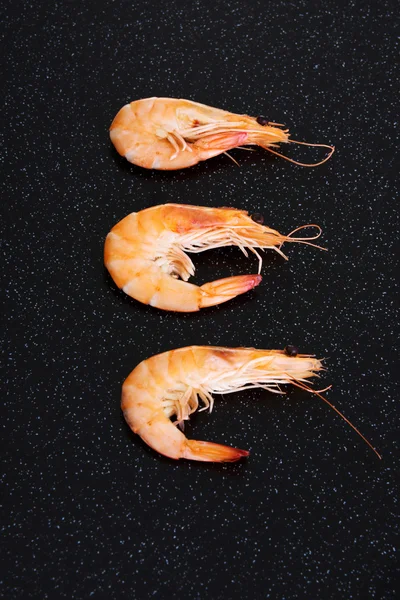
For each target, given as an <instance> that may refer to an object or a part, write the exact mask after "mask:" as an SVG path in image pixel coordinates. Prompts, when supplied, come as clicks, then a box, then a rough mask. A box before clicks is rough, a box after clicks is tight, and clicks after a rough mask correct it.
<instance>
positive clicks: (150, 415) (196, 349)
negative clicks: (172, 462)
mask: <svg viewBox="0 0 400 600" xmlns="http://www.w3.org/2000/svg"><path fill="white" fill-rule="evenodd" d="M321 369H322V364H321V361H320V360H318V359H316V358H314V357H313V356H311V355H309V354H298V352H297V349H296V348H295V347H294V346H286V348H285V350H283V351H282V350H256V349H254V348H217V347H213V346H190V347H188V348H179V349H178V350H171V351H169V352H164V353H163V354H158V355H157V356H153V357H151V358H149V359H147V360H144V361H143V362H141V363H140V364H139V365H138V366H137V367H136V368H135V369H134V370H133V371H132V372H131V374H130V375H129V376H128V378H127V379H126V380H125V382H124V384H123V386H122V403H121V408H122V411H123V413H124V417H125V419H126V421H127V423H128V425H129V427H130V428H131V429H132V431H133V432H134V433H137V434H138V435H139V436H140V437H141V438H142V440H143V441H144V442H146V444H148V445H149V446H150V447H151V448H153V449H154V450H157V452H159V453H160V454H164V455H165V456H169V457H170V458H175V459H179V458H188V459H191V460H199V461H207V462H212V461H215V462H234V461H236V460H239V459H240V458H242V457H245V456H248V455H249V452H248V451H247V450H239V449H238V448H231V447H229V446H223V445H220V444H214V443H211V442H200V441H197V440H188V439H187V438H186V437H185V435H184V434H183V432H182V431H180V430H179V429H178V427H176V425H180V426H182V425H183V423H184V421H185V420H187V419H189V417H190V415H191V414H192V413H193V412H195V411H196V410H197V408H198V406H199V400H201V401H202V403H203V404H204V407H203V408H202V409H201V410H206V409H207V408H209V410H210V412H211V410H212V408H213V404H214V399H213V396H212V394H230V393H232V392H237V391H239V390H247V389H251V388H263V389H265V390H267V391H270V392H273V393H278V394H282V393H284V392H283V391H282V389H281V387H280V386H281V385H282V384H288V383H291V384H293V385H295V386H296V387H299V388H301V389H304V390H307V391H309V392H311V393H313V394H316V395H317V396H319V397H320V398H321V399H322V400H324V401H325V402H326V403H327V404H329V406H331V408H333V409H334V410H335V411H336V412H337V413H338V414H339V415H340V416H341V417H342V418H343V419H344V420H345V421H346V422H347V423H348V424H349V425H350V426H351V427H352V428H353V429H354V430H355V431H356V432H357V433H358V434H359V435H360V436H361V437H362V438H363V440H364V441H365V442H366V443H367V444H368V445H369V446H370V447H371V448H372V449H373V450H374V448H373V447H372V446H371V444H370V443H369V442H368V441H367V440H366V439H365V438H364V436H362V435H361V433H360V432H359V431H358V430H357V429H356V428H355V427H354V425H352V424H351V423H350V422H349V421H348V420H347V419H346V417H344V416H343V415H342V413H340V412H339V411H338V410H337V408H335V407H334V406H333V405H332V404H330V402H328V400H326V398H324V397H323V396H321V392H324V391H326V389H329V388H326V389H325V390H313V389H312V388H310V387H309V386H308V385H307V384H306V381H307V379H309V378H310V377H312V376H314V375H316V373H318V371H321ZM171 417H175V418H176V420H175V423H173V422H172V421H171ZM374 452H375V453H376V454H378V453H377V452H376V450H374ZM378 456H379V454H378ZM379 458H380V456H379Z"/></svg>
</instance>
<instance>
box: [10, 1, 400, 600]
mask: <svg viewBox="0 0 400 600" xmlns="http://www.w3.org/2000/svg"><path fill="white" fill-rule="evenodd" d="M396 5H397V3H395V2H394V1H393V2H390V1H386V2H385V1H383V2H368V1H367V2H361V1H350V2H348V3H346V5H344V4H343V3H337V2H331V3H327V2H319V1H317V2H306V1H304V0H300V1H298V2H283V1H279V0H278V1H277V2H261V1H249V0H244V1H241V2H239V1H238V0H230V2H229V3H226V2H220V1H218V0H217V1H215V2H211V1H201V0H197V1H196V0H195V1H193V2H190V3H184V2H178V1H174V0H172V1H170V2H167V3H164V2H153V1H148V2H135V1H130V2H126V1H122V0H121V1H109V2H105V1H102V0H100V1H97V2H93V1H88V2H77V1H63V2H61V1H57V2H52V3H51V2H37V3H33V2H22V1H18V0H16V1H14V2H10V1H6V3H5V10H4V13H3V28H2V33H3V38H4V42H5V45H4V48H5V51H4V53H3V60H2V64H3V81H4V82H5V83H4V88H3V89H4V101H3V102H4V103H3V109H2V117H3V128H2V129H3V143H2V147H3V150H4V156H5V160H4V174H5V176H4V178H3V184H2V186H3V193H2V198H3V200H2V225H3V234H2V276H3V284H2V292H1V293H2V306H3V309H4V310H3V326H2V328H1V334H0V335H1V339H2V342H3V344H2V345H3V349H4V354H3V356H4V361H3V365H4V366H3V369H2V389H3V391H2V408H1V425H2V443H3V452H2V455H3V459H4V461H3V469H2V474H3V477H2V517H1V545H2V559H1V564H2V571H3V573H2V576H1V583H0V596H1V597H2V598H4V599H7V600H17V599H18V600H19V599H35V600H36V599H37V600H47V599H50V600H57V599H64V598H66V599H77V600H80V599H89V598H94V599H103V598H104V599H111V600H112V599H114V598H115V599H117V598H118V599H119V600H120V599H125V598H126V599H135V600H136V599H137V600H147V599H150V598H151V599H153V598H155V599H160V600H163V599H169V598H174V599H175V598H176V599H179V600H180V599H184V600H206V599H207V600H229V599H232V598H233V599H236V598H240V599H243V600H246V599H251V600H264V599H269V598H270V599H273V600H295V599H296V600H314V599H318V600H320V599H324V600H331V599H332V600H336V599H337V600H356V599H357V600H358V599H360V600H364V599H367V600H394V599H395V598H399V597H400V584H399V581H400V578H398V575H399V561H398V550H399V518H398V517H399V511H398V508H399V507H398V498H399V485H398V484H399V480H398V474H399V443H398V442H399V428H398V423H399V412H400V409H399V406H400V405H399V394H398V386H396V382H398V370H399V369H398V348H399V342H398V340H399V329H398V311H397V307H396V298H397V297H398V283H397V282H396V269H397V268H398V254H397V255H396V253H395V243H396V241H397V239H398V231H399V223H398V195H397V189H396V186H395V175H396V174H397V171H398V161H397V165H396V155H397V157H398V130H399V114H398V95H399V94H398V92H399V90H398V80H399V71H398V48H397V49H396V45H395V42H396V35H395V26H396V21H397V22H398V6H396ZM150 96H171V97H177V98H179V97H181V98H189V99H192V100H195V101H198V102H201V103H205V104H209V105H213V106H217V107H220V108H225V109H227V110H230V111H232V112H238V113H247V114H251V115H254V116H255V115H259V114H262V115H265V116H267V118H268V119H270V120H271V121H275V122H278V123H285V124H286V125H287V126H288V128H289V129H290V132H291V135H292V137H293V138H294V139H296V140H306V141H309V142H320V143H328V144H333V145H335V147H336V153H335V154H334V156H333V157H332V159H331V160H330V161H329V162H327V163H326V164H324V165H322V166H320V167H318V168H315V169H307V168H301V167H298V166H295V165H293V164H290V163H289V162H287V161H284V160H282V159H280V158H278V157H274V156H272V155H271V154H269V153H267V152H265V151H263V150H257V151H256V152H243V151H241V150H234V151H232V155H233V156H234V158H235V159H236V160H238V161H239V163H240V167H239V168H238V167H237V166H236V165H235V164H233V163H232V162H231V161H230V160H229V158H227V157H225V156H220V157H217V158H214V159H211V160H209V161H207V162H204V163H201V164H199V165H197V166H195V167H192V168H190V169H187V170H182V171H177V172H161V171H147V170H144V169H140V168H138V167H135V166H133V165H130V164H129V163H128V162H127V161H126V160H125V159H123V158H121V157H120V156H118V154H117V153H116V151H115V150H114V148H113V146H112V144H111V143H110V141H109V136H108V128H109V126H110V123H111V121H112V119H113V117H114V116H115V114H116V113H117V111H118V110H119V109H120V108H121V107H122V106H123V105H124V104H126V103H127V102H130V101H132V100H135V99H138V98H146V97H150ZM282 151H283V152H284V153H286V154H287V155H288V156H291V157H293V158H296V159H297V160H302V161H305V162H307V161H314V160H317V159H319V158H321V157H322V156H323V153H324V150H322V149H315V148H314V149H313V148H307V147H301V146H298V147H292V146H290V147H285V148H282ZM321 155H322V156H321ZM167 202H179V203H188V204H198V205H204V206H215V207H218V206H232V207H237V208H241V209H246V210H248V211H249V212H250V213H261V214H263V215H264V219H265V223H266V224H267V225H269V226H270V227H273V228H275V229H278V230H279V231H281V232H283V233H288V232H290V231H291V230H293V229H294V228H296V227H298V226H299V225H303V224H306V223H317V224H319V225H320V226H321V227H322V229H323V234H322V236H321V238H320V240H319V242H320V243H321V245H323V246H325V247H326V248H328V252H323V251H319V250H317V249H315V248H310V247H307V246H302V245H300V244H290V245H289V244H287V245H286V246H285V247H284V250H285V251H286V253H287V255H288V257H289V261H287V262H286V261H285V260H284V259H283V258H282V257H280V256H278V255H277V254H275V253H273V252H266V253H265V260H264V265H263V269H262V275H263V280H262V282H261V284H260V285H259V286H258V287H257V288H256V289H255V290H253V291H252V292H250V293H248V294H245V295H243V296H241V297H239V298H237V299H236V300H233V301H231V302H229V303H226V304H223V305H220V306H218V307H214V308H210V309H208V310H203V311H202V312H200V313H193V314H174V313H168V312H163V311H159V310H156V309H154V308H151V307H149V306H145V305H142V304H139V303H138V302H136V301H135V300H132V299H131V298H129V297H128V296H126V295H125V294H124V293H123V292H122V291H119V290H118V289H117V287H116V286H115V284H114V283H113V281H112V279H111V278H110V276H109V275H108V273H107V271H106V270H105V268H104V265H103V244H104V239H105V236H106V235H107V233H108V231H109V230H110V229H111V228H112V227H113V225H115V224H116V223H117V222H118V221H119V220H120V219H122V218H123V217H125V216H126V215H127V214H129V213H130V212H135V211H139V210H142V209H144V208H146V207H148V206H152V205H156V204H163V203H167ZM193 259H194V262H195V264H196V267H197V272H196V277H195V278H193V282H196V283H204V282H206V281H210V280H212V279H216V278H219V277H225V276H229V275H234V274H240V273H254V272H256V270H257V259H256V258H255V257H253V256H250V258H249V259H246V258H245V257H244V256H243V255H242V254H241V253H240V251H239V250H238V249H236V248H228V249H221V250H214V251H210V252H207V253H204V254H201V255H195V256H194V257H193ZM192 344H193V345H198V344H205V345H206V344H211V345H221V346H255V347H259V348H280V349H281V348H283V347H285V346H286V344H294V345H296V346H297V347H298V348H299V349H300V351H301V352H304V353H311V354H315V355H316V356H317V357H321V358H325V359H326V360H325V365H326V368H327V371H326V372H324V373H323V374H322V377H321V380H320V381H317V382H316V385H318V386H320V387H325V386H328V385H330V384H332V389H331V390H330V391H328V392H327V393H326V396H327V398H328V399H329V401H330V402H332V403H333V404H334V405H335V406H336V407H337V408H338V409H339V410H341V411H342V412H343V413H344V414H345V415H346V417H347V418H348V419H350V420H351V421H352V422H353V423H354V424H355V425H356V426H357V427H358V428H359V429H360V430H361V432H362V433H363V434H364V435H365V436H366V437H367V438H368V439H369V440H370V441H371V443H372V444H373V445H374V446H375V447H376V448H377V450H378V451H379V452H380V453H381V454H382V460H379V459H378V458H377V457H376V456H375V454H374V453H373V452H372V451H371V450H370V448H368V446H367V445H366V444H365V443H364V442H363V441H362V440H361V439H360V438H359V437H358V436H357V435H356V434H355V432H354V431H353V430H352V429H351V428H350V427H349V426H348V425H347V424H346V423H345V422H344V421H343V420H342V419H340V418H339V417H338V415H336V414H335V413H334V412H333V411H332V410H331V409H330V408H329V407H328V406H326V404H324V403H323V402H322V401H321V400H320V399H318V398H317V397H316V396H312V395H310V394H307V393H306V392H303V391H301V390H298V389H288V390H287V392H288V393H287V395H286V396H276V395H273V394H270V393H268V392H265V391H263V390H250V391H247V392H239V393H237V394H233V395H228V396H225V397H222V398H221V397H218V398H217V399H216V402H215V408H214V411H213V413H212V414H211V415H209V414H208V413H205V412H203V413H200V414H198V415H197V414H196V415H194V416H193V417H192V419H191V421H190V423H189V424H188V426H187V427H186V430H185V433H186V435H187V436H188V437H194V438H196V439H203V440H210V441H215V442H220V443H223V444H228V445H233V446H237V447H239V448H246V449H248V450H250V456H249V458H248V459H247V460H244V461H241V462H239V463H235V464H220V465H219V464H202V463H194V462H188V461H179V462H176V461H173V460H170V459H167V458H165V457H161V456H160V455H158V454H157V453H156V452H154V451H153V450H151V449H150V448H149V447H147V446H146V445H145V444H144V443H143V442H142V441H141V440H140V438H139V437H138V436H135V435H134V434H133V433H132V432H131V431H130V429H129V427H128V426H127V424H126V423H125V421H124V418H123V415H122V413H121V410H120V395H121V385H122V382H123V381H124V379H125V378H126V377H127V375H128V374H129V372H130V371H131V370H132V369H133V368H134V367H135V366H136V365H137V364H138V363H139V362H140V361H141V360H143V359H145V358H148V357H150V356H152V355H154V354H157V353H159V352H163V351H166V350H170V349H173V348H177V347H180V346H186V345H192Z"/></svg>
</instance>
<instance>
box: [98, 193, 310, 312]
mask: <svg viewBox="0 0 400 600" xmlns="http://www.w3.org/2000/svg"><path fill="white" fill-rule="evenodd" d="M313 227H317V226H313ZM318 229H319V228H318ZM296 231H297V230H296ZM292 233H294V232H292ZM318 235H319V233H318V234H317V236H315V237H314V238H309V239H315V238H316V237H318ZM291 236H292V234H289V235H288V236H284V235H281V234H280V233H279V232H278V231H275V230H273V229H270V228H269V227H266V226H264V225H262V224H260V223H256V222H255V221H254V220H253V219H252V218H251V217H250V216H249V215H248V213H247V212H246V211H243V210H237V209H235V208H205V207H201V206H187V205H183V204H163V205H160V206H153V207H152V208H148V209H145V210H142V211H140V212H137V213H132V214H130V215H128V216H127V217H125V218H124V219H122V221H120V222H119V223H117V225H115V227H113V229H112V230H111V231H110V233H109V234H108V235H107V238H106V241H105V247H104V262H105V265H106V267H107V269H108V271H109V272H110V274H111V276H112V278H113V280H114V281H115V283H116V284H117V286H118V287H119V288H122V289H123V291H124V292H125V293H126V294H128V295H129V296H131V297H132V298H135V299H136V300H138V301H139V302H143V303H144V304H150V305H151V306H155V307H157V308H161V309H164V310H172V311H179V312H194V311H198V310H200V309H201V308H205V307H208V306H214V305H216V304H221V303H222V302H226V301H227V300H230V299H231V298H234V297H235V296H237V295H239V294H243V293H244V292H247V291H248V290H251V289H252V288H254V287H255V286H256V285H258V284H259V283H260V281H261V276H260V275H259V273H258V274H253V275H239V276H235V277H228V278H225V279H220V280H217V281H213V282H210V283H206V284H204V285H202V286H197V285H193V284H191V283H188V279H189V277H190V276H191V275H194V272H195V268H194V265H193V263H192V261H191V260H190V258H189V257H188V256H187V254H186V252H194V253H198V252H203V251H204V250H208V249H211V248H220V247H223V246H231V245H233V246H238V247H239V248H240V249H241V250H242V251H243V252H244V253H245V255H246V256H247V251H246V249H248V250H249V251H250V252H252V253H254V254H255V255H256V256H257V258H258V261H259V272H260V269H261V264H262V260H261V256H260V254H259V252H258V250H259V249H266V248H270V249H273V250H275V251H277V252H279V253H280V254H281V255H282V256H284V257H285V255H284V254H283V253H282V251H281V250H280V246H281V245H282V244H283V243H284V242H300V243H306V244H309V243H310V242H309V241H308V240H306V239H305V238H294V237H291ZM311 245H312V244H311ZM285 258H286V257H285Z"/></svg>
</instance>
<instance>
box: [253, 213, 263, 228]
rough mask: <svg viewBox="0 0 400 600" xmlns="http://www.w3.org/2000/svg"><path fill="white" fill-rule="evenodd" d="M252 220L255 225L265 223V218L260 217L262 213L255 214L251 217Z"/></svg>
mask: <svg viewBox="0 0 400 600" xmlns="http://www.w3.org/2000/svg"><path fill="white" fill-rule="evenodd" d="M251 219H252V221H254V223H258V224H259V225H262V224H263V223H264V217H263V216H262V215H260V213H254V215H251Z"/></svg>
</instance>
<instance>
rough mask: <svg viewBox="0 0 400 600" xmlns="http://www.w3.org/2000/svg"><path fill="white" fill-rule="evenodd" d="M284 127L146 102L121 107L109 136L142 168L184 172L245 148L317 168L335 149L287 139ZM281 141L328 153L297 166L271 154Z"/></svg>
mask: <svg viewBox="0 0 400 600" xmlns="http://www.w3.org/2000/svg"><path fill="white" fill-rule="evenodd" d="M283 127H284V125H281V124H280V123H272V122H269V121H268V119H266V118H264V117H261V116H260V117H257V118H254V117H249V116H248V115H236V114H234V113H230V112H227V111H225V110H221V109H219V108H213V107H212V106H206V105H205V104H199V103H198V102H191V101H190V100H182V99H177V98H145V99H143V100H136V101H134V102H131V103H130V104H126V105H125V106H124V107H123V108H121V110H120V111H119V112H118V114H117V115H116V117H115V118H114V120H113V122H112V123H111V127H110V137H111V141H112V142H113V144H114V146H115V148H116V149H117V152H119V154H121V156H125V158H126V159H127V160H128V161H129V162H131V163H133V164H134V165H138V166H139V167H144V168H145V169H163V170H174V169H185V168H186V167H191V166H192V165H196V164H197V163H198V162H200V161H202V160H207V159H208V158H212V157H213V156H217V155H218V154H223V153H225V154H227V150H231V149H232V148H238V147H243V146H248V145H257V146H261V147H262V148H264V149H265V150H268V151H269V152H272V153H273V154H277V155H278V156H282V158H285V159H286V160H288V161H290V162H293V163H295V164H297V165H301V166H303V167H316V166H318V165H322V164H323V163H324V162H326V161H327V160H328V159H329V158H330V157H331V156H332V154H333V153H334V151H335V148H334V147H333V146H328V145H326V144H309V143H307V142H296V141H295V140H290V139H289V130H288V129H283ZM281 143H294V144H303V145H305V146H318V147H321V148H328V149H329V154H328V156H326V158H324V159H323V160H321V161H319V162H317V163H315V164H305V163H300V162H297V161H295V160H293V159H291V158H287V157H286V156H283V155H281V154H278V152H276V150H273V148H278V147H279V144H281ZM228 156H229V155H228ZM235 162H236V161H235Z"/></svg>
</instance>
